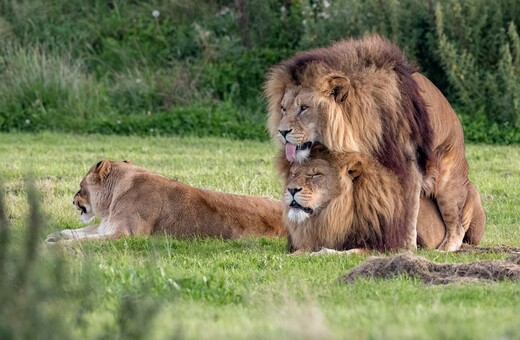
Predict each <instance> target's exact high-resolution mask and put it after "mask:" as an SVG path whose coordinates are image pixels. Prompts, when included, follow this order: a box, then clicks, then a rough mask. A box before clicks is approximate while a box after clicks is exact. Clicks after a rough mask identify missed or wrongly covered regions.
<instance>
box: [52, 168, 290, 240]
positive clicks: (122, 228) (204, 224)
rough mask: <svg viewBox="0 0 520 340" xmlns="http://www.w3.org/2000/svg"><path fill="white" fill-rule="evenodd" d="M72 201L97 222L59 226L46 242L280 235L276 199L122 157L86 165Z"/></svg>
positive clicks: (279, 209)
mask: <svg viewBox="0 0 520 340" xmlns="http://www.w3.org/2000/svg"><path fill="white" fill-rule="evenodd" d="M73 203H74V205H75V206H76V207H77V208H78V209H79V210H80V211H81V219H82V220H83V222H84V223H89V222H90V221H91V220H92V219H93V218H94V217H95V216H98V217H100V218H101V224H99V225H93V226H88V227H84V228H80V229H75V230H70V229H66V230H62V231H61V232H58V233H54V234H51V235H49V236H48V237H47V240H46V241H47V242H49V243H53V242H58V241H61V240H93V239H115V238H118V237H121V236H130V235H151V234H168V235H173V236H175V237H198V236H200V237H204V236H212V237H222V238H226V239H234V238H239V237H243V236H260V235H265V236H283V235H285V230H284V228H283V222H282V220H281V217H282V215H281V214H282V206H281V202H280V201H277V200H272V199H268V198H262V197H255V196H244V195H233V194H226V193H221V192H215V191H210V190H204V189H199V188H194V187H191V186H189V185H186V184H183V183H180V182H177V181H174V180H172V179H169V178H167V177H164V176H161V175H159V174H157V173H154V172H151V171H149V170H146V169H144V168H140V167H137V166H135V165H133V164H131V163H129V162H127V161H124V162H115V161H110V160H104V161H101V162H99V163H97V164H95V165H94V166H92V167H91V168H90V170H89V171H88V173H87V175H86V176H85V177H84V178H83V180H82V181H81V184H80V190H79V191H78V192H77V193H76V195H75V196H74V201H73Z"/></svg>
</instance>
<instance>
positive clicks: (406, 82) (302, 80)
mask: <svg viewBox="0 0 520 340" xmlns="http://www.w3.org/2000/svg"><path fill="white" fill-rule="evenodd" d="M264 93H265V96H266V98H267V101H268V111H269V117H268V123H267V125H268V129H269V132H270V134H271V137H272V139H273V140H274V141H275V143H276V144H277V145H278V146H279V147H280V148H281V149H282V150H283V149H284V150H285V156H286V158H287V160H288V161H290V162H302V161H303V160H305V159H307V158H308V157H309V154H310V148H311V147H312V145H313V144H314V143H321V144H323V145H325V146H326V147H327V148H328V149H330V150H332V151H333V152H339V153H341V152H360V153H363V154H367V155H371V156H373V157H374V158H375V159H376V160H377V162H379V163H380V164H381V165H382V166H383V167H385V168H387V169H389V170H391V171H392V172H393V173H394V174H395V175H396V176H397V178H398V179H399V180H400V181H401V183H403V188H402V190H403V195H404V197H405V200H404V204H405V208H404V209H403V214H404V217H403V219H402V221H401V222H400V224H399V225H395V227H396V228H398V229H400V231H399V232H398V233H399V235H401V236H400V238H401V240H400V243H401V244H403V247H406V248H409V249H415V248H416V239H417V233H416V222H417V215H418V210H419V200H420V195H421V193H422V194H423V195H425V196H427V197H432V198H434V199H435V200H436V201H437V204H438V207H439V211H440V213H441V216H442V219H443V222H444V224H445V225H446V235H445V239H444V240H443V242H442V243H441V244H440V245H439V249H441V250H445V251H454V250H457V249H458V248H459V247H460V245H461V243H462V241H463V238H464V235H465V232H464V228H463V227H462V213H461V211H462V207H463V203H464V202H465V201H466V196H467V195H468V192H469V191H470V187H471V185H470V184H469V180H468V172H469V168H468V163H467V161H466V159H465V150H464V138H463V132H462V126H461V124H460V121H459V120H458V118H457V116H456V114H455V112H454V111H453V109H452V108H451V106H450V105H449V103H448V101H447V100H446V98H445V97H444V96H443V95H442V93H441V92H440V91H439V90H438V89H437V88H436V87H435V85H433V84H432V83H431V82H430V81H429V80H428V79H427V78H426V77H424V76H423V75H421V74H420V73H418V72H416V70H415V68H414V67H413V66H411V64H410V63H409V62H408V61H407V59H406V57H405V56H404V54H403V53H402V52H401V51H400V50H399V48H398V47H397V46H395V45H394V44H392V43H391V42H389V41H387V40H385V39H383V38H381V37H379V36H377V35H372V36H368V37H365V38H362V39H348V40H343V41H339V42H337V43H334V44H333V45H331V46H330V47H328V48H319V49H314V50H310V51H306V52H301V53H298V54H296V55H295V56H293V57H292V58H289V59H287V60H284V61H282V62H281V63H280V64H278V65H276V66H274V67H272V68H271V70H270V71H269V72H268V75H267V80H266V82H265V85H264Z"/></svg>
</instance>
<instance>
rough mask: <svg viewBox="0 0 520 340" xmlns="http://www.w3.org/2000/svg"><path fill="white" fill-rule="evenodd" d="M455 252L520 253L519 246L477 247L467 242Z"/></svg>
mask: <svg viewBox="0 0 520 340" xmlns="http://www.w3.org/2000/svg"><path fill="white" fill-rule="evenodd" d="M457 252H470V253H477V254H483V253H511V254H520V248H519V247H513V246H489V247H479V246H470V245H469V244H463V245H462V246H461V247H460V249H459V250H457Z"/></svg>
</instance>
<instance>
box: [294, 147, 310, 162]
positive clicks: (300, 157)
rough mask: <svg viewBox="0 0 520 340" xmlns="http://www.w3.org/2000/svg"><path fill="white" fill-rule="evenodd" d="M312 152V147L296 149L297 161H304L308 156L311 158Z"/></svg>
mask: <svg viewBox="0 0 520 340" xmlns="http://www.w3.org/2000/svg"><path fill="white" fill-rule="evenodd" d="M310 153H311V149H310V148H309V149H305V150H296V159H295V161H296V163H303V162H304V161H305V160H306V159H307V158H309V155H310Z"/></svg>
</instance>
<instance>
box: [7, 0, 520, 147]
mask: <svg viewBox="0 0 520 340" xmlns="http://www.w3.org/2000/svg"><path fill="white" fill-rule="evenodd" d="M517 2H518V1H517V0H500V1H494V2H489V1H485V0H476V1H463V0H436V1H423V2H421V1H395V0H391V1H380V0H363V1H362V0H337V1H330V0H329V1H327V0H293V1H284V0H267V1H245V0H238V1H224V0H219V1H209V2H208V1H203V0H191V1H187V0H181V1H175V2H171V1H169V0H156V1H153V2H142V1H102V0H93V1H82V0H34V1H29V0H23V1H11V0H0V76H1V77H2V84H0V131H13V130H16V131H38V130H42V129H51V130H58V131H76V132H106V133H141V134H143V133H146V131H149V129H154V131H162V132H161V133H180V134H185V133H190V134H191V133H194V132H193V131H192V130H193V128H192V125H190V124H192V123H191V122H193V121H197V123H198V124H199V129H200V130H201V131H204V134H206V133H207V134H212V133H215V134H217V135H228V136H235V137H238V136H241V138H249V137H251V136H255V138H256V137H259V138H266V137H267V135H266V133H265V129H264V128H263V126H264V122H265V111H266V109H265V104H264V100H263V98H262V84H263V81H264V75H265V72H266V71H267V69H268V68H269V67H270V66H271V65H273V64H275V63H277V62H279V61H280V60H282V59H284V58H287V57H288V56H290V55H292V54H293V53H295V52H297V51H299V50H304V49H309V48H313V47H318V46H326V45H328V44H330V43H331V42H332V41H334V40H338V39H341V38H345V37H350V36H362V35H364V34H367V33H370V32H376V33H379V34H381V35H383V36H385V37H388V38H389V39H391V40H392V41H394V42H396V43H397V44H399V46H401V48H402V49H403V50H404V51H405V52H406V53H407V55H408V56H409V57H410V58H411V59H412V60H413V61H415V62H416V63H417V64H418V65H419V68H420V70H421V72H423V73H424V74H426V75H427V76H428V77H429V78H430V79H431V80H432V81H433V82H434V83H435V84H436V85H437V86H438V87H439V88H440V89H441V91H442V92H443V93H444V94H445V95H446V96H447V98H448V99H449V100H450V102H451V103H452V104H453V106H454V107H455V108H457V109H460V112H461V116H462V121H463V124H464V127H465V131H466V138H467V139H468V140H470V141H482V140H486V141H499V142H516V141H518V138H517V137H514V136H516V133H515V131H514V129H515V128H518V127H519V124H520V118H519V116H520V113H519V112H520V98H519V97H520V95H519V93H520V85H519V84H520V81H519V80H520V66H519V65H520V47H519V45H520V43H519V38H518V27H519V25H520V6H518V3H517ZM153 13H155V15H153ZM230 108H232V109H230ZM201 110H205V111H201ZM181 112H182V114H186V115H193V117H183V118H180V116H179V115H180V114H181ZM201 112H205V113H204V115H206V116H211V117H214V116H215V115H216V116H218V117H219V118H218V119H217V121H218V122H219V123H215V119H216V118H212V119H209V120H208V119H203V118H202V117H203V116H204V115H203V114H201ZM216 112H218V114H216ZM221 114H226V115H229V116H222V115H221ZM169 115H173V116H172V117H171V118H170V119H165V120H164V122H163V123H162V124H161V123H160V122H159V121H155V120H154V121H153V124H152V123H150V122H151V121H152V120H153V119H150V118H149V117H150V116H152V117H168V116H169ZM154 119H155V118H154ZM226 120H227V121H228V122H227V123H225V121H226ZM117 121H121V122H122V123H123V124H127V123H128V124H131V126H128V127H121V126H120V125H121V124H116V125H114V123H113V122H117ZM138 124H144V125H143V126H142V127H139V126H138ZM167 124H173V126H167ZM183 124H185V126H184V125H183ZM152 125H153V126H152ZM233 126H237V127H238V126H244V129H243V130H245V131H250V132H239V130H240V129H238V128H237V129H234V128H231V127H233ZM490 126H496V128H493V129H489V127H490ZM225 127H229V128H231V130H229V131H223V130H222V129H223V128H225ZM475 129H476V130H475ZM252 131H254V132H252ZM509 131H510V132H509ZM197 133H198V134H201V133H202V132H197ZM484 135H485V136H486V137H485V138H483V137H482V136H484Z"/></svg>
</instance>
